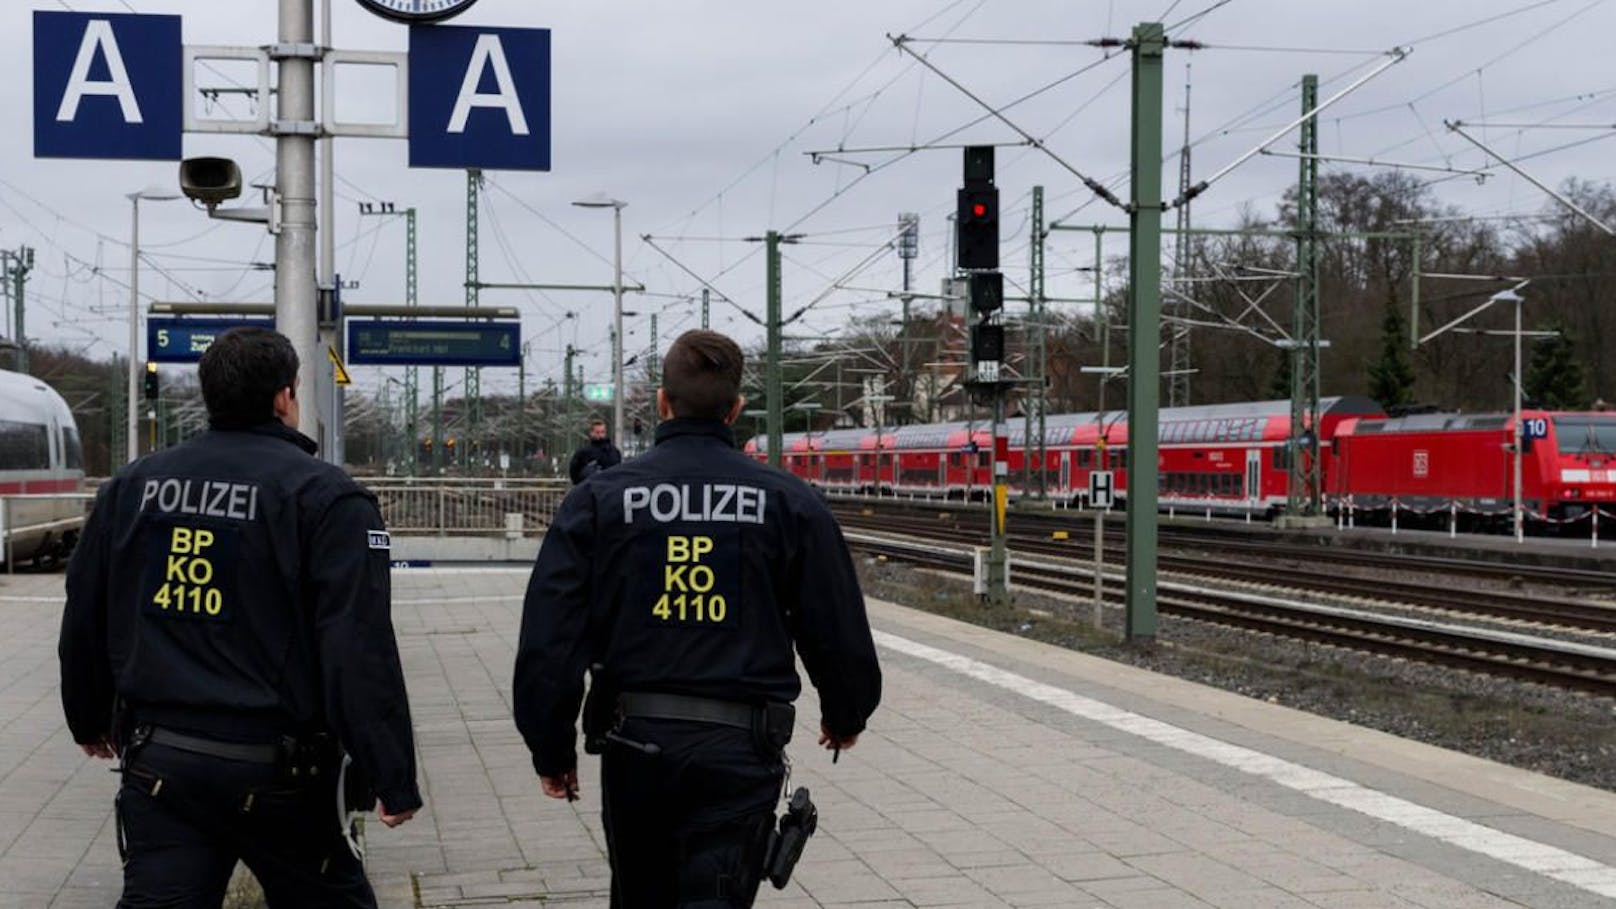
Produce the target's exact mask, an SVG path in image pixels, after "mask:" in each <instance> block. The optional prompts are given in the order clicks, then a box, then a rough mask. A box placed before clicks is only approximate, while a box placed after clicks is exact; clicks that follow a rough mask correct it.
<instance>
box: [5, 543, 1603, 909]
mask: <svg viewBox="0 0 1616 909" xmlns="http://www.w3.org/2000/svg"><path fill="white" fill-rule="evenodd" d="M22 580H23V582H24V583H25V584H26V585H28V586H26V587H14V588H6V586H5V585H6V584H7V583H8V582H7V581H5V580H0V589H30V590H42V591H47V592H59V590H60V578H59V577H56V578H49V577H46V578H35V577H29V578H26V579H22ZM525 583H526V573H525V571H516V572H508V573H503V574H495V573H488V574H482V573H478V574H453V575H450V574H435V573H426V572H400V573H398V575H396V577H395V598H396V603H395V624H396V627H397V628H398V629H399V632H400V643H401V652H402V655H403V660H404V665H405V672H406V675H407V677H408V679H409V683H410V688H411V694H412V710H413V715H414V717H415V719H416V722H417V728H418V736H417V738H418V747H419V749H420V759H421V770H422V783H423V786H424V789H425V791H426V793H427V795H428V806H427V810H426V811H425V812H424V813H423V814H422V816H421V817H420V818H419V819H417V820H416V821H415V822H413V823H412V824H410V825H407V826H405V827H404V828H401V829H399V830H396V831H381V830H380V829H378V830H376V831H375V832H374V834H373V836H372V863H371V869H372V871H371V873H372V879H373V881H374V882H375V885H376V889H377V892H378V898H379V900H380V901H381V903H382V905H383V906H385V907H387V909H406V907H408V909H416V906H415V890H416V888H417V887H419V890H420V894H421V905H422V906H424V907H427V909H463V907H468V906H471V905H484V906H494V905H497V906H501V907H506V909H509V907H521V906H526V907H530V909H531V907H538V906H546V907H552V909H554V907H564V906H580V907H581V906H596V907H598V906H600V905H603V904H604V901H605V898H604V894H605V891H606V888H607V886H608V878H609V869H608V868H607V866H606V862H605V855H604V850H603V846H602V844H603V842H604V839H603V836H602V832H601V828H600V818H599V807H598V801H593V802H592V801H590V799H594V798H598V791H599V789H598V787H599V777H598V769H597V766H596V762H594V761H586V762H585V764H584V766H583V767H581V768H580V769H581V771H582V775H583V783H584V794H585V799H586V801H585V802H582V803H579V804H578V805H564V804H560V803H556V802H553V801H551V800H548V799H544V798H543V797H542V796H541V794H540V793H539V791H538V785H537V780H536V779H535V777H534V775H533V772H532V768H531V764H530V762H529V760H528V757H527V754H526V751H525V748H524V747H523V745H522V743H521V740H520V737H519V736H518V735H517V734H516V732H515V729H514V726H513V724H512V722H511V720H510V713H509V704H510V694H509V689H508V686H509V672H510V670H509V667H510V663H511V659H512V656H513V648H514V643H515V635H516V630H517V626H518V615H519V611H520V598H519V595H520V592H521V590H522V588H523V586H524V585H525ZM468 596H485V597H488V599H485V600H483V601H481V602H476V603H468V602H463V601H462V598H464V597H468ZM433 597H439V598H444V599H447V600H449V602H443V603H439V604H433V603H431V602H428V601H429V600H430V599H431V598H433ZM29 615H30V621H27V622H19V621H18V620H17V617H16V614H13V613H9V612H7V611H6V610H5V609H3V608H0V907H9V906H12V905H19V906H21V905H27V906H33V905H38V906H41V907H45V906H49V905H52V904H53V899H54V905H57V906H62V907H68V909H72V907H76V906H91V905H95V906H105V905H109V904H110V903H111V902H112V894H114V893H116V890H117V886H118V867H117V860H116V855H115V850H114V849H113V847H112V844H111V842H110V838H109V837H108V834H107V825H106V820H107V817H108V815H109V813H110V806H111V795H112V792H113V790H114V788H115V785H116V781H115V780H114V779H112V778H111V777H110V775H108V774H106V773H105V765H100V764H95V763H92V762H88V761H85V760H84V759H82V757H80V756H78V754H77V751H76V749H74V748H73V746H72V743H71V742H70V741H69V740H68V737H67V735H66V731H65V729H64V727H63V725H62V722H61V718H60V713H59V710H60V708H59V706H58V704H57V694H56V685H55V670H54V628H44V627H43V626H42V625H41V623H40V622H39V621H38V616H39V613H38V610H30V613H29ZM46 624H50V623H46ZM904 633H906V634H907V633H908V632H904ZM917 639H921V640H925V639H926V638H925V636H924V635H917ZM936 643H938V644H941V645H945V646H947V647H949V648H950V649H957V650H958V651H959V652H963V653H967V654H972V655H976V656H978V657H981V655H982V654H981V652H980V650H977V649H974V648H975V647H976V645H974V644H967V643H959V642H950V641H944V640H937V641H936ZM1027 646H1031V645H1027ZM19 653H21V654H26V655H27V656H25V657H24V658H22V659H18V658H16V654H19ZM885 656H892V655H885ZM1074 659H1075V658H1074ZM1015 668H1016V671H1022V670H1023V669H1025V670H1026V672H1027V673H1028V674H1030V675H1032V676H1033V677H1034V678H1038V679H1040V680H1042V681H1046V682H1048V683H1050V684H1055V685H1060V686H1063V687H1064V686H1066V685H1068V684H1071V683H1070V681H1069V680H1068V679H1067V678H1066V677H1064V676H1063V675H1061V673H1060V672H1059V671H1057V670H1055V669H1052V668H1049V666H1047V665H1044V664H1040V663H1038V662H1037V661H1032V662H1028V663H1026V664H1025V665H1023V664H1020V663H1018V664H1017V666H1016V667H1015ZM887 670H888V671H887V692H886V703H885V705H884V706H883V708H882V712H881V713H880V714H879V715H878V717H877V720H876V722H875V725H874V726H873V727H872V728H871V730H870V731H869V732H867V733H866V735H865V736H864V738H863V740H862V741H861V743H860V747H859V749H857V750H856V751H853V752H850V753H849V754H848V755H846V756H845V757H844V759H843V760H842V761H841V763H840V764H839V765H838V766H835V767H832V766H831V765H830V764H829V761H828V759H827V758H826V756H825V755H823V754H820V753H818V752H816V751H815V750H814V749H812V748H811V744H812V737H813V736H814V735H815V734H816V733H817V716H818V712H817V704H816V703H815V702H814V699H813V696H812V692H811V691H810V692H808V693H807V694H806V695H805V697H804V699H803V701H801V702H800V703H799V705H798V706H799V722H798V726H799V727H800V728H799V729H798V731H797V736H798V738H797V747H796V748H794V749H793V756H794V757H795V758H796V760H797V763H796V766H795V769H794V779H795V780H798V781H800V782H801V783H802V784H804V785H809V786H810V787H812V788H813V790H814V793H815V800H816V802H818V803H819V804H820V809H821V812H822V813H821V825H820V835H819V836H818V837H816V838H815V840H814V841H812V842H811V843H810V845H809V848H808V851H807V853H806V855H805V857H804V859H803V862H802V864H801V865H800V866H799V868H798V879H797V880H796V881H794V882H793V883H792V884H791V885H790V886H789V887H788V888H787V890H786V891H784V892H783V893H775V892H774V891H773V890H772V889H770V888H768V887H767V886H765V888H764V894H763V897H762V898H761V899H760V900H759V905H760V907H761V906H773V907H779V909H807V907H815V909H820V907H828V906H854V905H856V906H860V907H875V906H893V907H899V906H902V907H911V909H912V907H918V906H925V907H942V906H961V907H971V909H995V907H1005V906H1070V907H1078V909H1086V907H1115V909H1130V907H1141V909H1142V907H1149V909H1203V907H1217V909H1300V907H1317V909H1437V907H1442V909H1452V907H1463V909H1469V907H1475V909H1499V907H1503V906H1521V905H1527V906H1532V907H1534V909H1550V907H1552V909H1560V907H1562V906H1564V907H1567V909H1569V907H1573V906H1579V907H1580V906H1584V905H1589V903H1588V902H1587V898H1588V894H1586V893H1585V892H1583V891H1578V890H1574V889H1573V888H1570V887H1568V886H1565V885H1557V884H1553V883H1552V882H1547V881H1545V880H1543V879H1541V878H1539V877H1538V876H1536V875H1531V874H1528V873H1525V872H1521V871H1519V869H1513V868H1509V867H1507V866H1503V865H1499V864H1496V863H1490V862H1486V861H1484V860H1480V859H1477V858H1475V857H1474V856H1471V855H1469V854H1467V853H1463V852H1462V851H1460V850H1456V849H1454V848H1453V847H1450V846H1444V845H1441V844H1436V843H1433V842H1431V841H1429V840H1426V839H1424V838H1422V837H1418V836H1415V835H1413V834H1410V833H1408V832H1407V831H1405V830H1402V829H1400V828H1397V827H1394V826H1392V825H1390V824H1385V823H1381V822H1378V821H1373V820H1370V819H1368V818H1365V817H1363V816H1359V815H1354V814H1352V813H1350V812H1345V811H1342V810H1340V809H1336V808H1333V807H1330V806H1328V805H1323V804H1321V803H1320V802H1318V801H1316V800H1314V799H1311V798H1308V797H1306V796H1305V795H1301V794H1298V793H1295V792H1293V791H1290V790H1286V789H1283V788H1281V787H1278V786H1275V785H1273V784H1271V783H1268V782H1266V781H1261V780H1256V779H1254V778H1252V777H1248V776H1246V775H1244V774H1242V773H1240V772H1239V771H1235V770H1232V769H1230V768H1227V767H1223V766H1221V765H1216V764H1213V763H1211V762H1209V761H1207V760H1205V759H1203V758H1200V757H1196V756H1193V755H1189V754H1185V753H1184V752H1181V751H1178V750H1175V749H1172V748H1168V747H1166V746H1161V745H1155V744H1151V743H1148V742H1145V741H1143V740H1141V739H1139V738H1137V737H1135V736H1132V735H1129V734H1126V733H1122V732H1119V731H1117V730H1115V729H1112V728H1109V727H1106V726H1102V725H1100V724H1097V723H1094V722H1091V721H1088V720H1084V719H1079V718H1077V717H1074V716H1071V715H1069V714H1066V713H1064V712H1062V711H1060V710H1057V709H1055V708H1053V707H1049V706H1046V705H1043V704H1040V703H1035V702H1033V701H1030V700H1027V699H1025V698H1023V697H1021V696H1020V695H1016V694H1013V693H1011V692H1008V691H1005V690H1002V689H998V688H994V687H990V686H984V685H982V684H980V683H978V682H976V681H974V680H970V679H967V678H965V677H964V676H962V675H959V674H957V673H953V672H950V671H947V670H943V669H940V668H938V667H936V666H932V665H930V664H927V663H924V662H923V661H918V660H915V659H912V658H908V657H898V656H892V658H891V659H889V660H888V661H887ZM1075 690H1079V691H1080V693H1084V694H1089V695H1093V696H1099V697H1102V698H1110V702H1112V703H1115V704H1116V705H1117V706H1119V707H1124V708H1127V709H1134V710H1141V711H1146V712H1149V711H1152V710H1154V711H1155V712H1156V714H1157V715H1158V716H1159V717H1160V718H1162V719H1165V720H1167V721H1169V722H1177V723H1180V724H1181V725H1183V726H1185V727H1186V728H1191V729H1197V730H1199V731H1203V732H1206V733H1207V734H1213V735H1229V734H1233V733H1235V732H1239V731H1241V730H1238V729H1235V728H1234V727H1232V726H1230V725H1228V724H1226V723H1224V722H1223V721H1222V720H1219V719H1214V718H1209V717H1205V716H1199V715H1197V713H1196V712H1195V711H1194V710H1191V709H1187V708H1184V707H1180V706H1171V707H1164V706H1163V705H1161V704H1158V703H1155V702H1154V701H1152V700H1151V699H1150V698H1147V697H1144V696H1142V695H1139V694H1136V693H1133V692H1121V691H1110V690H1108V689H1104V688H1103V687H1096V686H1092V685H1090V686H1079V687H1078V688H1077V689H1075ZM1250 738H1251V740H1254V741H1258V742H1261V741H1263V740H1264V739H1263V736H1262V735H1261V734H1258V733H1253V734H1251V736H1250ZM1273 741H1274V743H1275V744H1276V745H1279V746H1282V747H1279V748H1277V749H1276V750H1278V751H1279V752H1280V753H1282V754H1284V755H1285V756H1287V757H1289V758H1291V759H1297V760H1303V761H1307V760H1310V759H1314V758H1319V759H1320V760H1322V762H1323V765H1324V766H1323V767H1321V769H1328V770H1330V772H1338V769H1337V766H1338V765H1341V764H1342V762H1341V761H1339V760H1336V759H1333V758H1331V757H1330V756H1328V755H1324V756H1322V758H1321V757H1320V756H1319V755H1315V754H1312V753H1311V752H1310V751H1309V750H1308V749H1306V748H1304V747H1302V746H1300V745H1297V744H1295V743H1291V742H1284V741H1281V740H1278V739H1274V740H1273ZM1348 769H1351V768H1348ZM1340 772H1344V771H1340ZM1378 773H1379V775H1378V776H1377V775H1375V774H1370V775H1368V776H1366V777H1365V779H1366V781H1370V782H1375V781H1380V780H1387V781H1392V782H1395V779H1394V777H1395V775H1394V774H1391V773H1389V772H1386V771H1378ZM1390 784H1391V782H1388V783H1387V785H1390ZM1423 794H1424V795H1428V796H1429V797H1430V798H1431V800H1432V801H1433V802H1435V803H1437V804H1438V805H1439V806H1443V807H1446V808H1447V809H1448V810H1453V811H1457V812H1459V813H1461V814H1466V815H1473V816H1483V815H1485V816H1486V819H1488V820H1490V821H1491V822H1493V823H1496V824H1498V825H1500V826H1502V827H1506V828H1508V829H1512V830H1515V831H1516V832H1519V833H1521V835H1526V836H1531V837H1534V838H1538V839H1541V840H1543V841H1546V842H1551V843H1554V844H1556V845H1562V846H1564V847H1566V848H1572V849H1574V850H1576V851H1579V852H1583V853H1584V854H1592V855H1595V856H1596V857H1601V858H1607V859H1608V858H1610V857H1616V839H1609V838H1605V837H1600V836H1598V835H1596V834H1592V833H1588V832H1586V831H1576V830H1570V829H1567V828H1565V827H1563V826H1562V825H1557V824H1553V823H1551V822H1547V821H1543V820H1540V819H1538V818H1535V817H1531V816H1522V815H1520V814H1519V812H1514V813H1506V812H1499V811H1498V810H1497V809H1495V808H1493V806H1491V805H1490V804H1488V803H1486V802H1485V801H1484V800H1480V799H1476V798H1461V797H1458V796H1454V795H1453V794H1451V793H1444V792H1442V791H1441V790H1440V789H1439V788H1438V787H1434V786H1430V785H1428V784H1427V785H1426V786H1425V789H1424V790H1423ZM1487 891H1491V892H1487ZM1579 899H1581V900H1582V901H1581V902H1579V901H1578V900H1579Z"/></svg>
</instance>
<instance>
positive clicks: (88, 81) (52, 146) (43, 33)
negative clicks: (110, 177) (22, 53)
mask: <svg viewBox="0 0 1616 909" xmlns="http://www.w3.org/2000/svg"><path fill="white" fill-rule="evenodd" d="M182 58H183V51H182V49H181V47H180V17H179V16H142V15H128V14H122V13H119V14H102V13H62V12H49V11H39V12H36V13H34V156H35V157H39V158H133V159H143V160H154V161H175V160H178V159H179V158H180V151H181V137H182V129H183V127H182V123H181V120H182V103H183V99H182V97H181V93H182V82H183V76H184V73H183V72H182V69H181V67H182V65H183V64H182Z"/></svg>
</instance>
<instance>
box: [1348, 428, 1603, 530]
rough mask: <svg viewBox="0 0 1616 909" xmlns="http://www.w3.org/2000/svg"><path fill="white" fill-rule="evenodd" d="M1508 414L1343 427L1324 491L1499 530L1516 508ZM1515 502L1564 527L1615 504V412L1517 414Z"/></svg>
mask: <svg viewBox="0 0 1616 909" xmlns="http://www.w3.org/2000/svg"><path fill="white" fill-rule="evenodd" d="M1514 422H1515V421H1514V417H1513V416H1512V415H1510V414H1418V415H1414V416H1407V417H1398V418H1395V419H1369V418H1363V419H1357V420H1350V421H1344V422H1343V423H1342V424H1341V425H1340V426H1339V427H1338V428H1337V431H1336V433H1335V437H1334V438H1333V439H1332V441H1331V446H1330V447H1331V455H1332V457H1331V458H1330V459H1329V460H1330V462H1331V463H1332V469H1331V470H1330V471H1329V472H1328V473H1326V475H1325V479H1326V482H1325V487H1324V488H1325V491H1326V493H1327V494H1328V495H1330V496H1331V497H1332V498H1334V499H1336V500H1337V501H1338V502H1340V503H1342V504H1343V505H1347V504H1350V506H1351V507H1352V508H1354V509H1373V510H1377V511H1381V510H1384V511H1390V510H1392V509H1394V508H1395V509H1397V510H1399V511H1404V510H1406V511H1412V512H1414V513H1416V514H1420V513H1426V514H1429V513H1432V512H1436V513H1439V514H1442V515H1451V516H1452V518H1453V519H1457V520H1460V521H1461V522H1462V523H1464V524H1466V525H1469V526H1478V527H1492V526H1503V525H1506V524H1508V523H1510V521H1511V510H1512V509H1513V507H1514V498H1515V481H1514ZM1521 426H1522V430H1523V431H1522V442H1523V444H1522V446H1521V498H1522V503H1523V507H1524V511H1525V513H1526V516H1527V517H1528V518H1529V519H1531V520H1534V521H1539V522H1547V523H1550V524H1563V523H1566V522H1570V521H1579V520H1582V519H1584V518H1588V517H1590V515H1591V514H1592V511H1593V509H1594V508H1596V507H1598V506H1600V505H1601V504H1605V503H1609V502H1611V501H1612V500H1616V414H1609V413H1556V412H1550V411H1541V410H1528V411H1523V412H1522V413H1521Z"/></svg>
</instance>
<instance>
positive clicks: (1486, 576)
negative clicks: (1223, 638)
mask: <svg viewBox="0 0 1616 909" xmlns="http://www.w3.org/2000/svg"><path fill="white" fill-rule="evenodd" d="M833 508H834V509H835V511H836V513H837V517H838V518H839V519H842V518H846V517H857V516H859V515H861V513H863V512H865V511H868V512H870V513H871V514H875V515H880V516H882V519H883V520H889V519H890V516H913V517H917V518H925V519H928V520H934V521H935V520H943V517H942V516H947V517H946V520H948V521H951V522H953V523H954V524H955V525H956V527H957V528H959V529H962V530H963V529H970V530H975V531H976V532H978V533H980V534H981V535H982V536H983V537H984V538H985V537H986V535H987V532H988V530H987V529H988V523H987V520H988V512H987V507H986V506H985V505H983V504H981V503H974V502H950V503H947V504H946V505H944V504H939V503H930V504H920V503H911V502H906V501H903V500H881V499H874V500H871V499H852V500H845V499H844V500H833ZM1012 521H1013V523H1014V524H1015V525H1017V526H1019V527H1022V528H1034V529H1035V531H1034V535H1042V536H1048V535H1049V534H1050V533H1053V532H1056V531H1065V532H1066V533H1067V534H1068V535H1070V537H1071V538H1072V539H1073V540H1079V541H1087V542H1086V543H1085V545H1088V546H1092V545H1093V532H1094V520H1093V512H1067V511H1051V512H1039V511H1018V512H1015V513H1014V514H1013V517H1012ZM1157 535H1158V539H1159V541H1160V545H1161V546H1162V547H1163V548H1168V547H1172V548H1176V549H1207V548H1209V547H1214V546H1215V547H1217V549H1218V553H1219V555H1220V556H1222V557H1226V556H1229V555H1241V556H1249V557H1251V558H1254V559H1260V560H1263V561H1277V560H1283V559H1294V560H1305V561H1310V562H1329V563H1331V564H1335V565H1342V566H1354V567H1363V568H1376V569H1384V568H1386V567H1388V564H1387V563H1388V561H1389V559H1390V558H1391V557H1389V556H1388V555H1387V554H1385V553H1379V552H1364V551H1361V550H1355V549H1348V548H1344V547H1339V546H1319V545H1312V544H1306V543H1294V542H1291V541H1290V539H1289V535H1288V534H1283V533H1280V532H1278V531H1268V532H1265V531H1263V530H1261V529H1253V528H1251V527H1249V526H1248V525H1244V524H1237V525H1230V524H1227V523H1210V524H1207V525H1205V526H1199V524H1198V523H1197V524H1195V525H1185V524H1182V523H1181V524H1165V523H1164V524H1163V525H1162V526H1161V527H1160V528H1159V529H1158V531H1157ZM1124 536H1125V534H1124V531H1123V529H1122V527H1121V526H1120V523H1119V522H1118V521H1116V520H1110V521H1107V522H1106V527H1105V537H1106V540H1107V541H1108V543H1114V544H1115V545H1116V546H1118V547H1120V546H1122V544H1123V541H1124ZM1395 561H1396V566H1395V567H1396V568H1397V569H1399V570H1403V571H1423V572H1430V573H1433V574H1441V575H1446V576H1449V577H1468V578H1476V579H1482V580H1492V581H1506V582H1516V581H1519V582H1521V583H1533V584H1542V585H1545V586H1559V587H1566V588H1572V589H1577V590H1583V591H1590V592H1601V593H1609V594H1616V572H1612V571H1606V570H1598V569H1588V568H1576V567H1570V566H1542V565H1521V564H1511V563H1506V562H1500V561H1497V560H1496V559H1494V560H1491V561H1488V560H1486V559H1483V558H1463V559H1461V558H1445V557H1440V556H1430V555H1416V554H1410V553H1400V554H1398V555H1397V556H1396V557H1395Z"/></svg>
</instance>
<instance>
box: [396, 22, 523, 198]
mask: <svg viewBox="0 0 1616 909" xmlns="http://www.w3.org/2000/svg"><path fill="white" fill-rule="evenodd" d="M409 62H410V166H411V167H452V168H457V169H460V168H473V167H475V168H487V169H489V170H549V169H550V30H549V29H543V28H460V27H452V26H445V25H417V26H414V27H412V28H411V29H410V61H409Z"/></svg>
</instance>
